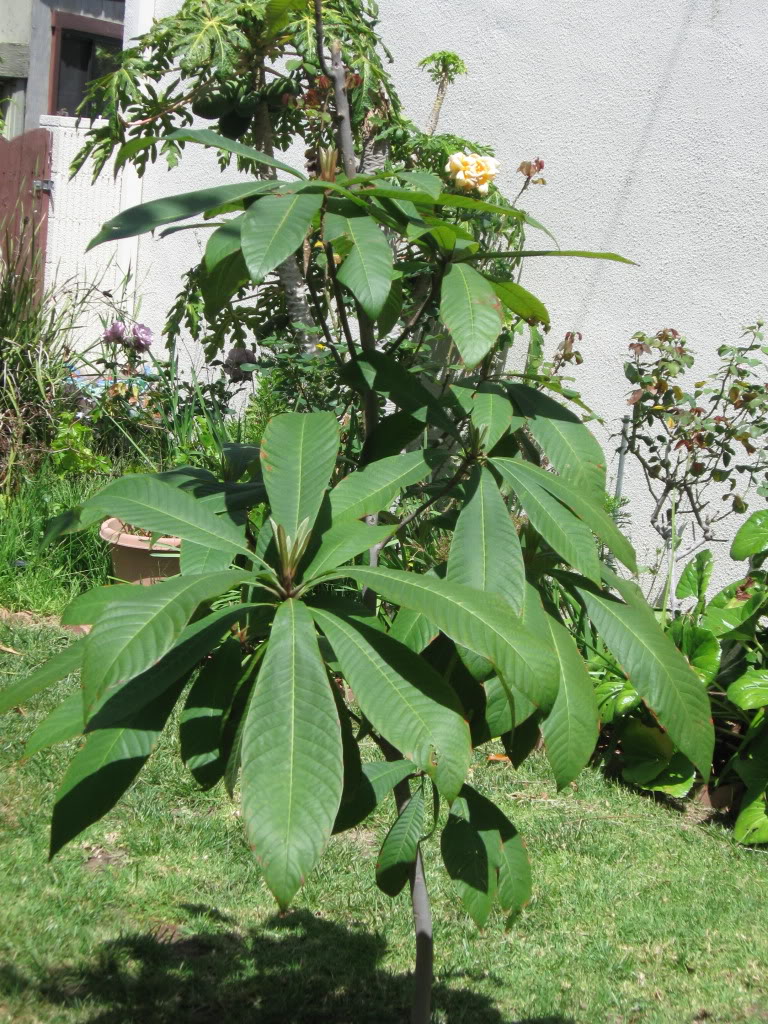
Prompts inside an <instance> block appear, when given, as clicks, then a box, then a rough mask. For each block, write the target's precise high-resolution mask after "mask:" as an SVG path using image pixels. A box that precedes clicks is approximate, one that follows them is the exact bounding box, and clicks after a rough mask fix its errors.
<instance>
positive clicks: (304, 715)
mask: <svg viewBox="0 0 768 1024" xmlns="http://www.w3.org/2000/svg"><path fill="white" fill-rule="evenodd" d="M342 786H343V754H342V744H341V728H340V725H339V717H338V714H337V711H336V704H335V701H334V698H333V694H332V693H331V689H330V684H329V681H328V678H327V676H326V672H325V667H324V665H323V661H322V658H321V657H320V651H319V649H318V646H317V637H316V636H315V630H314V626H313V624H312V619H311V616H310V614H309V611H308V610H307V608H306V606H305V605H303V604H301V603H300V602H299V601H295V600H287V601H284V602H283V603H282V604H281V605H280V607H279V608H278V611H277V614H276V615H275V621H274V625H273V627H272V631H271V633H270V638H269V641H268V643H267V650H266V654H265V655H264V660H263V663H262V666H261V671H260V672H259V678H258V682H257V685H256V689H255V691H254V694H253V697H252V698H251V702H250V706H249V708H248V715H247V718H246V722H245V727H244V730H243V737H242V793H243V819H244V822H245V827H246V832H247V834H248V839H249V842H250V844H251V847H252V849H253V851H254V854H255V857H256V861H257V863H258V864H259V866H260V867H261V870H262V871H263V873H264V880H265V882H266V883H267V885H268V886H269V888H270V890H271V892H272V894H273V895H274V897H275V899H276V900H277V902H278V903H279V905H280V906H281V907H282V908H285V907H287V906H288V904H289V903H290V902H291V900H292V899H293V897H294V895H295V894H296V892H297V890H298V889H299V887H300V886H301V885H302V884H303V882H304V881H305V879H306V877H307V875H308V874H309V872H310V871H311V870H312V869H313V868H314V866H315V864H316V863H317V861H318V860H319V858H320V855H321V854H322V852H323V849H324V848H325V845H326V843H327V842H328V839H329V838H330V835H331V831H332V829H333V823H334V820H335V818H336V812H337V811H338V809H339V804H340V802H341V792H342Z"/></svg>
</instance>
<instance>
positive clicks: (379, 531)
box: [304, 519, 395, 580]
mask: <svg viewBox="0 0 768 1024" xmlns="http://www.w3.org/2000/svg"><path fill="white" fill-rule="evenodd" d="M394 530H395V527H394V526H368V525H367V524H366V523H361V522H358V520H357V519H352V520H349V521H342V522H340V523H334V524H333V526H331V528H330V529H329V530H326V532H325V533H324V534H323V535H322V537H321V539H320V544H319V547H318V549H317V551H316V553H315V555H314V557H313V558H312V561H311V562H310V563H309V565H308V566H307V568H306V570H305V571H304V578H305V579H307V580H311V579H313V578H314V577H315V576H319V575H320V574H321V573H324V572H327V571H328V570H329V569H335V568H337V566H339V565H344V563H345V562H349V561H351V559H353V558H354V557H355V556H356V555H360V554H362V553H363V551H368V549H369V548H372V547H373V546H374V544H378V543H380V542H381V541H383V540H384V539H385V538H386V537H388V536H391V535H392V533H394Z"/></svg>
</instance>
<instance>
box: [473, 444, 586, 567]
mask: <svg viewBox="0 0 768 1024" xmlns="http://www.w3.org/2000/svg"><path fill="white" fill-rule="evenodd" d="M493 464H494V466H496V467H497V468H498V469H499V470H500V471H501V472H502V473H503V475H504V476H505V477H506V479H507V480H508V481H509V482H510V483H511V485H512V487H513V488H514V490H515V494H516V495H517V498H518V500H519V502H520V504H521V505H522V507H523V510H524V511H525V513H526V515H527V516H528V518H529V520H530V521H531V523H532V524H533V526H534V528H535V529H536V530H537V531H538V532H539V533H540V534H541V536H542V537H543V538H544V540H545V541H546V542H547V544H549V546H550V547H551V548H552V550H553V551H556V552H557V554H558V555H560V556H561V557H562V558H563V560H564V561H566V562H568V563H569V564H570V565H572V566H573V567H574V568H576V569H578V570H579V572H581V573H583V574H584V576H586V577H587V579H590V580H593V581H594V582H598V581H599V580H600V561H599V559H598V557H597V548H596V546H595V542H594V540H593V539H592V533H591V531H590V529H589V527H588V526H586V525H585V524H584V523H583V522H582V520H581V519H579V518H577V517H576V516H575V515H574V514H573V512H572V511H571V510H570V509H569V508H567V507H566V506H565V505H563V504H562V503H561V501H560V500H558V498H556V497H555V496H554V495H553V494H552V493H551V492H550V490H549V489H546V490H545V488H544V487H543V486H542V485H541V484H540V483H539V481H538V480H537V479H535V478H534V477H532V476H531V475H530V474H528V473H526V472H525V471H524V470H523V471H521V470H519V469H518V468H517V467H518V466H522V465H524V464H523V463H519V462H516V461H515V460H514V459H494V460H493Z"/></svg>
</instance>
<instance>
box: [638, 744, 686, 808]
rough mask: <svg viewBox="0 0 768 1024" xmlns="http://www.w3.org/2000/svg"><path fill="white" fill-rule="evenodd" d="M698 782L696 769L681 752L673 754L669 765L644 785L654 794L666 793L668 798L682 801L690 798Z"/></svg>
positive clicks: (644, 787)
mask: <svg viewBox="0 0 768 1024" xmlns="http://www.w3.org/2000/svg"><path fill="white" fill-rule="evenodd" d="M695 781H696V769H695V768H694V766H693V765H692V764H691V762H690V761H689V760H688V758H687V757H686V756H685V754H681V753H680V751H677V753H675V754H673V755H672V757H671V759H670V762H669V764H668V765H667V766H666V768H663V769H662V770H661V772H660V773H659V774H658V775H657V776H656V778H655V779H652V780H651V781H650V782H647V783H645V784H644V785H643V789H648V790H650V791H651V792H652V793H666V794H667V796H674V797H677V798H678V799H682V797H684V796H688V794H689V793H690V791H691V788H692V787H693V784H694V782H695Z"/></svg>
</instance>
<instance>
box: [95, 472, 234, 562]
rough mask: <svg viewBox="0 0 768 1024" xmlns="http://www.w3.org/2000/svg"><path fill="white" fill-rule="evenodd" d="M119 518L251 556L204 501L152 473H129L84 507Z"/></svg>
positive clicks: (138, 525)
mask: <svg viewBox="0 0 768 1024" xmlns="http://www.w3.org/2000/svg"><path fill="white" fill-rule="evenodd" d="M83 509H84V510H86V511H87V510H90V509H99V510H100V511H101V512H103V514H104V515H110V516H117V518H118V519H121V520H122V521H123V522H124V523H129V524H130V525H131V526H135V527H140V528H142V529H145V530H150V531H151V532H152V533H159V534H160V535H161V536H167V537H178V538H180V539H181V540H190V541H192V542H193V543H196V544H202V545H203V546H205V547H211V548H214V549H216V550H218V551H224V552H227V553H230V554H232V555H234V554H236V553H238V552H240V553H242V554H245V555H249V554H250V552H249V551H248V549H247V548H246V547H244V545H243V541H242V537H241V535H240V531H239V530H238V529H237V528H236V527H235V526H233V525H232V524H231V523H229V522H228V521H227V520H226V519H221V518H219V517H217V516H215V515H214V514H213V513H212V512H210V511H209V510H208V509H207V508H206V507H205V505H204V504H203V503H202V502H201V501H196V500H195V499H194V498H193V497H191V496H190V495H189V494H187V493H186V492H185V491H183V490H180V489H179V488H178V487H173V486H172V485H171V484H169V483H166V482H165V481H163V480H159V479H157V477H154V476H151V475H149V474H143V473H137V474H135V475H134V474H129V475H127V476H124V477H121V478H120V479H119V480H115V481H114V482H113V483H111V484H108V485H107V486H106V487H105V488H104V489H103V490H102V491H99V492H98V493H97V494H94V495H93V497H92V498H89V499H88V501H86V502H85V504H84V505H83Z"/></svg>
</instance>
